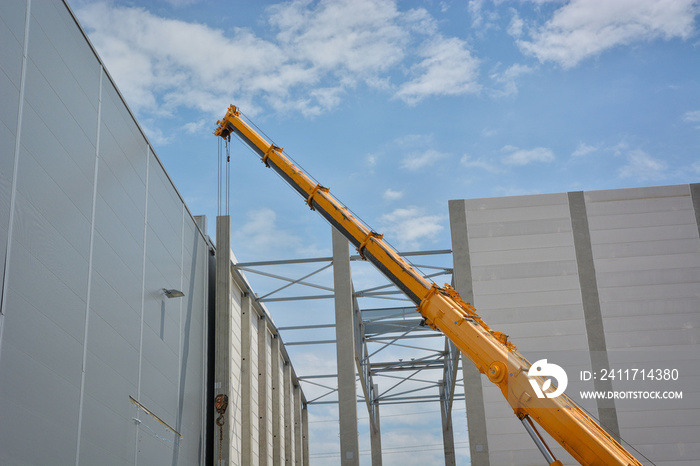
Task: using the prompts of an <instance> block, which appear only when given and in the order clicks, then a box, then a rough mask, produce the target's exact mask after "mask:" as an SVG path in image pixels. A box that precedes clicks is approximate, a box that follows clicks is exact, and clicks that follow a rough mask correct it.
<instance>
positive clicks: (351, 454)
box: [332, 228, 360, 466]
mask: <svg viewBox="0 0 700 466" xmlns="http://www.w3.org/2000/svg"><path fill="white" fill-rule="evenodd" d="M332 231H333V286H334V290H335V335H336V337H335V339H336V357H337V362H338V411H339V419H340V464H341V465H342V466H354V465H359V464H360V444H359V439H358V427H357V387H356V386H355V336H354V330H355V328H354V323H353V297H352V281H351V277H350V248H349V245H348V240H347V239H346V238H345V237H344V236H343V235H342V234H340V233H339V232H338V231H337V230H336V229H335V228H332Z"/></svg>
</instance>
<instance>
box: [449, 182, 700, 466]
mask: <svg viewBox="0 0 700 466" xmlns="http://www.w3.org/2000/svg"><path fill="white" fill-rule="evenodd" d="M694 188H695V185H693V186H688V185H681V186H666V187H654V188H639V189H624V190H610V191H593V192H584V193H562V194H549V195H537V196H519V197H508V198H492V199H471V200H458V201H451V202H450V218H451V228H452V238H453V250H454V261H455V263H454V266H455V283H456V284H457V287H458V291H460V293H462V294H463V295H465V296H470V297H471V299H473V304H474V305H475V306H476V308H477V310H478V311H479V312H480V314H481V315H482V316H483V317H484V320H485V321H486V322H487V323H488V324H489V325H490V326H491V327H492V328H493V329H494V330H498V331H502V332H504V333H506V334H508V335H510V339H511V340H512V341H513V342H514V343H515V345H516V346H517V347H518V349H519V350H520V351H521V352H522V353H523V354H524V355H525V356H526V357H527V358H528V359H529V360H530V361H531V362H534V361H535V360H537V359H541V358H545V357H546V358H548V359H549V361H550V362H556V363H557V364H559V365H561V366H562V367H565V368H566V370H567V373H568V374H569V389H567V394H568V395H569V396H570V397H572V398H574V400H575V401H577V402H579V403H580V404H581V405H582V406H583V407H584V409H586V410H587V411H589V412H590V413H591V414H593V415H594V416H595V417H597V418H599V419H600V420H601V422H602V423H603V424H605V425H606V427H608V430H609V431H610V432H611V433H613V434H617V432H618V431H619V434H620V435H621V437H622V438H623V440H626V441H627V442H629V443H631V444H633V445H634V446H635V447H636V448H637V449H638V450H639V451H640V452H641V453H642V454H644V455H646V456H647V457H649V458H650V459H651V460H653V461H654V462H655V463H656V464H664V465H689V464H696V463H697V462H698V461H700V445H699V444H698V438H700V422H699V421H698V419H700V405H698V403H697V400H698V390H697V386H698V383H697V382H698V379H699V377H700V371H699V370H698V367H700V364H699V363H700V351H699V347H698V341H699V340H700V331H699V330H698V327H699V326H700V312H699V311H698V309H700V239H699V237H698V224H697V220H696V219H697V215H698V203H697V201H695V198H694V197H693V196H692V195H691V193H693V192H695V191H697V189H695V191H693V189H694ZM606 366H607V367H608V368H619V369H623V370H624V369H634V368H646V369H649V368H677V369H679V371H680V374H681V375H680V379H679V381H678V382H677V383H674V382H670V381H667V382H666V383H660V384H656V385H653V384H651V385H650V384H649V383H642V382H640V381H636V382H631V381H628V382H621V381H620V380H619V378H618V380H615V381H611V380H607V381H602V380H600V379H598V380H590V381H582V380H581V377H580V376H579V374H580V372H579V371H580V370H586V369H591V368H593V369H594V370H597V371H600V370H602V369H604V368H605V367H606ZM650 389H651V390H680V391H682V392H683V397H684V398H683V399H682V400H664V401H650V400H646V401H639V400H619V399H618V400H613V401H598V402H594V401H591V400H588V401H585V400H581V399H580V397H579V396H578V392H579V391H580V390H618V391H620V390H650ZM482 391H483V395H480V394H479V391H478V390H474V391H469V392H468V393H466V396H467V398H468V403H467V408H468V410H469V407H470V405H473V406H479V405H481V403H483V405H484V407H485V422H484V421H483V418H482V420H481V422H479V416H478V414H479V413H478V412H475V418H474V419H472V418H469V430H470V440H472V441H473V442H475V443H476V442H478V443H479V447H480V450H479V451H480V452H482V453H483V452H487V455H486V456H485V457H481V458H480V457H475V459H477V461H475V462H474V464H489V463H490V464H498V465H510V464H512V465H530V464H532V465H536V464H542V456H541V455H540V454H539V452H537V451H536V450H535V448H534V444H533V443H532V441H531V440H530V439H529V437H528V436H527V434H525V432H524V430H523V428H522V426H521V425H520V423H519V422H518V421H517V420H516V419H515V418H514V416H513V413H512V410H511V409H510V407H509V406H508V405H507V403H506V402H505V400H503V398H502V396H501V394H500V392H498V391H497V390H495V389H494V388H493V387H492V386H491V384H490V383H488V381H487V380H486V379H485V378H483V377H482ZM574 392H575V395H576V396H572V393H574ZM470 397H471V398H474V397H478V398H479V400H474V399H471V400H469V399H470ZM469 401H471V403H470V402H469ZM468 416H469V413H468ZM472 421H473V422H472ZM484 439H486V442H485V443H486V444H484ZM551 443H553V442H550V444H551ZM555 452H556V453H557V456H560V459H563V461H564V464H576V463H575V462H574V461H573V459H571V458H570V457H569V456H568V455H567V454H566V453H565V452H563V450H562V449H561V448H560V447H558V446H556V448H555ZM635 455H636V456H638V457H640V459H643V458H641V455H638V454H636V453H635Z"/></svg>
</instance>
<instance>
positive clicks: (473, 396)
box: [449, 200, 490, 466]
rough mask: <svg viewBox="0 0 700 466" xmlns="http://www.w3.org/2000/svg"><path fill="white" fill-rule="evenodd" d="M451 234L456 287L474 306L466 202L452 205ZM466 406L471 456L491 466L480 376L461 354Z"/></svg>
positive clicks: (478, 465) (476, 465)
mask: <svg viewBox="0 0 700 466" xmlns="http://www.w3.org/2000/svg"><path fill="white" fill-rule="evenodd" d="M449 212H450V231H451V235H452V262H453V269H454V274H453V276H454V286H455V289H456V290H457V291H458V292H459V294H460V295H462V298H463V299H464V300H465V301H467V302H470V303H473V302H474V292H473V290H472V269H471V259H470V257H469V236H468V231H467V208H466V205H465V202H464V201H463V200H457V201H450V202H449ZM462 376H463V379H464V402H465V404H466V408H467V425H468V431H469V453H470V456H471V461H472V465H473V466H489V465H490V462H489V443H488V438H487V435H486V408H485V406H484V394H483V389H482V385H481V374H479V371H478V370H477V369H476V367H474V364H472V362H471V361H470V360H469V359H468V358H467V357H466V356H464V354H462Z"/></svg>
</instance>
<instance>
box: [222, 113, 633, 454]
mask: <svg viewBox="0 0 700 466" xmlns="http://www.w3.org/2000/svg"><path fill="white" fill-rule="evenodd" d="M217 124H218V127H217V129H216V131H215V132H214V134H215V135H216V136H220V137H222V138H224V139H230V136H231V133H234V134H236V135H237V136H238V137H240V138H241V139H242V140H243V142H245V143H246V144H247V145H248V146H250V147H251V148H252V149H253V151H255V152H256V153H257V154H258V156H260V158H261V160H262V161H263V162H264V163H265V165H266V166H268V167H270V168H272V169H273V170H275V171H276V172H277V173H278V174H279V175H280V176H282V178H283V179H284V180H285V181H287V183H289V184H290V185H291V186H292V187H293V188H294V189H295V190H296V191H297V192H298V193H299V194H300V195H301V196H302V197H303V198H304V199H306V203H307V204H308V205H309V207H310V208H311V209H312V210H315V211H317V212H318V213H319V214H321V215H322V216H323V217H324V218H325V219H326V220H328V222H330V223H331V225H333V226H334V227H335V228H336V229H338V231H340V232H341V233H343V234H344V235H345V236H346V237H347V239H348V240H349V241H350V242H351V243H352V244H353V245H354V246H355V247H356V248H357V250H358V252H359V253H360V255H361V256H362V257H363V258H364V259H366V260H368V261H369V262H371V263H372V264H374V265H375V266H376V267H377V268H378V269H379V270H380V271H381V272H382V273H384V275H385V276H386V277H387V278H388V279H389V280H390V281H392V282H393V283H394V284H395V285H396V286H398V287H399V288H400V289H401V290H402V291H403V292H404V293H405V294H406V295H407V296H408V297H409V298H410V299H411V300H412V301H413V302H414V303H415V304H416V306H417V310H418V312H419V313H420V314H421V316H422V317H423V318H424V319H425V322H426V323H427V324H428V325H429V326H430V327H432V328H433V329H436V330H439V331H441V332H442V333H444V334H445V336H446V337H447V338H449V339H450V340H451V341H452V342H453V343H454V344H455V345H456V346H457V348H459V349H460V351H462V352H463V353H464V354H465V355H466V356H467V357H468V358H469V360H470V361H471V362H472V363H474V365H475V366H476V367H477V369H478V370H479V372H481V373H482V374H486V376H487V377H488V379H489V380H490V381H491V382H492V383H494V384H496V385H497V386H498V387H499V388H500V390H501V392H502V393H503V396H504V397H505V398H506V400H507V401H508V403H509V404H510V405H511V407H512V408H513V411H514V412H515V415H516V416H517V417H518V418H519V419H520V420H521V421H523V424H524V425H525V427H526V429H527V430H528V432H529V433H530V435H531V436H532V437H533V439H534V440H535V441H536V442H537V438H536V437H539V435H538V434H537V432H536V430H535V429H534V424H532V422H531V419H532V420H534V421H536V422H537V423H538V424H539V425H540V426H541V427H542V428H543V429H544V430H546V431H547V432H548V433H549V434H550V435H551V436H552V438H554V439H555V440H556V441H557V442H558V443H559V444H560V445H561V446H563V447H564V448H565V449H566V450H567V451H568V452H569V453H570V454H571V455H572V456H573V457H574V458H576V460H577V461H579V462H580V463H581V464H584V465H591V466H613V465H620V466H643V465H642V463H640V462H639V461H637V460H636V459H635V458H634V457H633V456H632V455H631V454H630V453H629V452H628V451H627V450H625V448H623V447H622V446H621V445H620V444H619V443H618V442H617V441H616V440H615V439H614V438H613V437H611V436H610V435H609V434H608V433H607V432H606V431H605V430H604V429H603V428H602V427H600V425H598V423H597V422H595V420H593V419H592V418H590V417H589V416H588V415H587V414H586V413H585V412H584V411H583V410H582V409H581V408H579V407H578V406H577V405H576V403H574V402H573V401H572V400H571V399H569V398H568V397H567V396H566V395H561V396H558V397H556V398H548V397H545V398H538V397H537V396H536V394H535V392H534V391H533V387H532V385H531V384H530V380H531V377H529V376H528V371H529V370H530V366H531V364H530V363H529V362H528V361H527V360H526V359H525V358H524V357H523V356H522V355H521V354H520V353H519V352H518V351H517V349H516V347H515V346H514V345H513V344H512V343H511V342H510V341H508V337H507V336H506V335H504V334H503V333H501V332H496V331H494V330H492V329H491V328H490V327H489V326H488V325H486V323H485V322H484V321H483V320H482V319H481V318H480V317H479V315H478V314H477V312H476V310H475V309H474V307H473V306H472V305H471V304H468V303H466V302H464V301H463V300H462V298H461V297H460V296H459V294H458V293H457V292H456V291H455V290H454V289H453V288H451V287H450V286H448V285H445V286H444V287H439V286H437V285H436V284H435V283H431V282H429V281H428V280H426V279H425V278H424V277H423V276H422V275H421V274H420V273H418V272H417V271H416V270H415V269H414V268H413V267H412V266H411V265H410V264H409V263H408V262H406V261H405V260H404V259H403V258H401V257H400V256H399V254H398V253H397V252H396V251H395V250H394V249H393V248H392V247H391V246H389V245H388V244H387V243H386V242H385V241H384V240H383V238H382V235H380V234H378V233H376V232H374V231H373V230H372V229H371V228H369V227H368V226H366V225H365V224H364V223H363V222H362V221H360V220H359V219H358V218H356V217H355V216H354V215H352V213H351V212H350V211H349V210H348V208H347V207H345V206H344V205H343V204H342V203H341V202H340V201H338V200H337V199H336V198H335V197H334V196H333V195H332V194H331V193H330V191H329V190H328V188H325V187H323V186H321V185H320V184H318V183H316V182H315V181H314V180H313V179H312V178H311V177H310V176H309V175H307V174H306V173H305V172H304V171H303V170H301V169H300V168H299V167H298V166H297V165H296V164H295V163H293V162H292V161H291V160H290V159H289V158H288V157H287V156H285V155H284V152H283V150H282V149H281V148H279V147H276V146H274V145H272V144H271V143H270V142H268V141H267V140H266V139H265V138H263V137H262V136H260V134H258V132H256V131H255V130H254V129H253V128H252V127H251V126H250V125H248V124H247V123H246V122H245V121H244V120H243V119H242V117H241V113H240V111H239V110H238V108H237V107H235V106H233V105H232V106H231V107H230V108H229V109H228V111H227V112H226V115H225V116H224V118H223V119H222V120H220V121H218V122H217ZM539 381H540V386H542V384H543V383H544V380H543V379H539ZM538 447H539V448H540V450H541V451H542V452H543V454H544V455H545V458H547V461H548V462H549V463H550V464H551V465H561V462H560V461H557V460H556V459H554V457H553V455H552V454H551V451H549V450H548V449H547V448H546V445H544V446H542V443H540V442H538Z"/></svg>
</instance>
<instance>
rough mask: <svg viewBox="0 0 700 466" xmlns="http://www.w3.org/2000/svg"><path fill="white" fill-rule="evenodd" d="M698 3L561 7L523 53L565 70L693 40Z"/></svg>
mask: <svg viewBox="0 0 700 466" xmlns="http://www.w3.org/2000/svg"><path fill="white" fill-rule="evenodd" d="M697 12H698V7H697V1H696V0H614V1H610V0H573V1H571V2H570V3H567V4H566V5H564V6H562V7H561V8H559V9H558V10H557V11H556V12H555V13H554V15H553V17H552V18H551V19H550V20H549V21H547V23H546V24H545V25H544V26H541V27H539V28H538V29H537V30H534V31H533V32H531V40H529V41H527V40H519V41H517V44H518V46H519V47H520V49H521V50H522V51H523V52H524V53H526V54H528V55H532V56H534V57H536V58H537V59H538V60H539V61H540V62H546V61H553V62H555V63H558V64H559V65H561V66H562V67H564V68H571V67H573V66H576V65H577V64H578V63H580V62H581V61H582V60H584V59H586V58H589V57H592V56H596V55H599V54H600V53H602V52H603V51H605V50H608V49H610V48H612V47H616V46H620V45H628V44H631V43H633V42H640V41H650V40H655V39H659V38H662V39H667V40H668V39H672V38H681V39H687V38H689V37H690V36H691V35H692V33H693V29H694V18H695V15H696V14H697Z"/></svg>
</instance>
